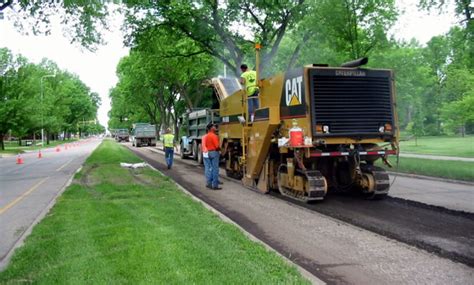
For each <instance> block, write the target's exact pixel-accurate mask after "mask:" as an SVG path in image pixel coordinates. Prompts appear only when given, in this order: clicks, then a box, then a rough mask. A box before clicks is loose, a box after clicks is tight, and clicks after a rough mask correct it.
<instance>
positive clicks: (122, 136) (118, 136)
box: [115, 129, 130, 142]
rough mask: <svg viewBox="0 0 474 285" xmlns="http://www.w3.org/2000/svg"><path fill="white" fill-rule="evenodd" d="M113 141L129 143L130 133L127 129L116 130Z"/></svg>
mask: <svg viewBox="0 0 474 285" xmlns="http://www.w3.org/2000/svg"><path fill="white" fill-rule="evenodd" d="M115 140H116V141H118V142H123V141H125V142H128V141H130V133H129V132H128V130H127V129H118V130H116V133H115Z"/></svg>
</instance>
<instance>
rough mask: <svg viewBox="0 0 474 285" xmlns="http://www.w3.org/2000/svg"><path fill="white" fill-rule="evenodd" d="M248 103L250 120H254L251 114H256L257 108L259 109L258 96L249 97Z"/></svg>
mask: <svg viewBox="0 0 474 285" xmlns="http://www.w3.org/2000/svg"><path fill="white" fill-rule="evenodd" d="M247 102H248V105H249V120H252V119H251V115H254V114H255V110H257V109H258V107H259V106H258V97H257V96H255V97H249V98H248V100H247Z"/></svg>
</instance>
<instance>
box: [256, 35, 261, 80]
mask: <svg viewBox="0 0 474 285" xmlns="http://www.w3.org/2000/svg"><path fill="white" fill-rule="evenodd" d="M261 48H262V46H261V45H260V43H255V72H256V73H257V86H258V87H261V86H260V49H261Z"/></svg>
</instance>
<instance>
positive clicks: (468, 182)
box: [387, 171, 474, 186]
mask: <svg viewBox="0 0 474 285" xmlns="http://www.w3.org/2000/svg"><path fill="white" fill-rule="evenodd" d="M387 173H388V174H389V175H391V176H394V177H396V176H402V177H409V178H417V179H424V180H434V181H439V182H447V183H457V184H464V185H469V186H471V185H472V186H474V181H464V180H455V179H449V178H442V177H434V176H426V175H419V174H411V173H404V172H393V171H387Z"/></svg>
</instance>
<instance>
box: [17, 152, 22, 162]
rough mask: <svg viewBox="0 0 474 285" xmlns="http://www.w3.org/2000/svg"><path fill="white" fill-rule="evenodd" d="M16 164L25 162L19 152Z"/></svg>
mask: <svg viewBox="0 0 474 285" xmlns="http://www.w3.org/2000/svg"><path fill="white" fill-rule="evenodd" d="M16 164H23V158H22V157H21V154H18V156H17V157H16Z"/></svg>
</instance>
